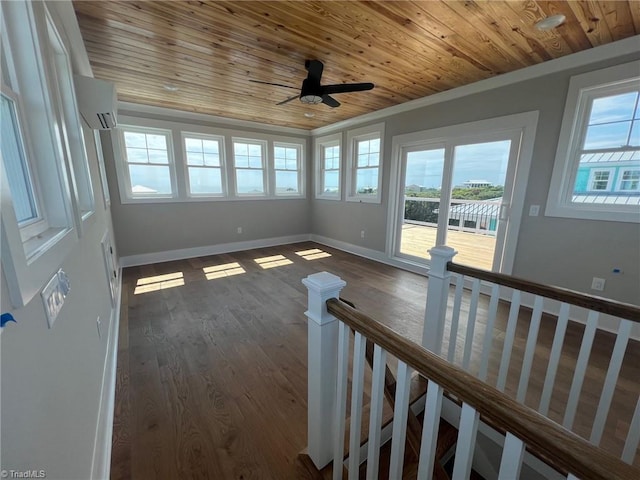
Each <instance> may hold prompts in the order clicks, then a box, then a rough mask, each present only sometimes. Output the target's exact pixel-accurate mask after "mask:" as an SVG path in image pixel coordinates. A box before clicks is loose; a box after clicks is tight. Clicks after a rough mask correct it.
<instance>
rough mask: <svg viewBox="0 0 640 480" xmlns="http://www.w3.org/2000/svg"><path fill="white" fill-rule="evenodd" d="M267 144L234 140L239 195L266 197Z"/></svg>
mask: <svg viewBox="0 0 640 480" xmlns="http://www.w3.org/2000/svg"><path fill="white" fill-rule="evenodd" d="M265 151H266V145H265V142H262V141H256V140H246V139H234V140H233V167H234V170H235V174H236V175H235V181H236V194H237V195H242V196H245V195H265V194H266V169H265V163H266V162H265Z"/></svg>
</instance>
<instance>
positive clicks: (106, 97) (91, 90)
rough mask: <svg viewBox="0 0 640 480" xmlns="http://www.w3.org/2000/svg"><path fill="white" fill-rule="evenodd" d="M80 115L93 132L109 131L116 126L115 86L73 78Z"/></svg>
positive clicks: (116, 100)
mask: <svg viewBox="0 0 640 480" xmlns="http://www.w3.org/2000/svg"><path fill="white" fill-rule="evenodd" d="M73 79H74V83H75V85H76V98H77V99H78V109H79V110H80V115H82V118H84V121H85V122H87V125H89V127H91V128H92V129H94V130H111V129H112V128H115V127H116V125H117V120H116V111H117V110H118V97H117V96H116V86H115V85H114V84H113V83H111V82H106V81H104V80H98V79H97V78H91V77H83V76H80V75H74V76H73Z"/></svg>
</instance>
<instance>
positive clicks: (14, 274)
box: [0, 2, 79, 308]
mask: <svg viewBox="0 0 640 480" xmlns="http://www.w3.org/2000/svg"><path fill="white" fill-rule="evenodd" d="M0 8H1V9H2V15H0V23H1V25H0V50H1V51H0V57H1V58H2V96H1V102H0V108H1V112H0V124H1V128H0V130H1V135H2V138H1V141H0V159H1V164H2V165H1V168H0V182H1V183H2V185H1V187H0V196H1V199H2V205H3V208H2V209H0V218H1V222H2V231H3V245H2V247H3V248H2V270H3V273H4V275H5V278H6V280H7V287H8V290H9V296H10V298H11V302H12V304H13V305H14V306H15V307H18V308H19V307H22V306H24V305H26V304H27V303H28V302H29V301H30V300H31V299H32V298H33V297H34V296H35V295H36V294H37V293H38V292H39V291H40V289H41V288H42V287H43V285H45V284H46V283H47V281H48V280H49V279H50V278H51V275H52V274H53V273H54V272H55V271H56V269H57V268H59V266H60V261H61V259H63V258H65V257H66V256H67V255H68V254H69V253H70V252H71V250H72V249H73V247H74V245H76V243H77V236H76V235H73V234H72V232H73V230H74V229H73V226H74V223H73V212H74V208H73V207H74V206H73V205H72V203H71V191H70V184H71V182H72V181H74V179H73V176H72V175H73V169H72V167H71V165H70V164H67V163H66V162H65V159H70V150H71V149H72V148H75V145H72V144H73V142H74V139H73V138H72V137H71V138H70V137H69V136H67V135H65V131H64V130H65V129H66V128H67V126H66V124H65V123H61V122H60V120H59V119H58V118H56V112H59V111H61V109H62V105H61V102H62V93H61V92H60V91H59V90H58V89H59V85H58V83H57V81H54V77H52V75H51V74H52V71H53V69H54V65H53V64H54V62H55V59H54V58H51V55H49V50H48V48H49V38H48V35H49V31H53V32H54V33H55V26H54V25H53V24H52V23H49V24H48V23H47V22H48V21H49V17H48V13H47V7H46V5H45V4H44V3H42V2H2V3H1V4H0ZM38 26H41V27H42V29H39V28H38ZM27 105H28V108H24V106H27ZM5 206H6V207H7V208H5ZM12 206H13V207H12ZM76 206H77V205H76ZM75 211H76V213H77V208H76V209H75ZM76 218H79V216H77V217H76Z"/></svg>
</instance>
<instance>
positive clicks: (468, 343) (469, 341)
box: [462, 278, 480, 371]
mask: <svg viewBox="0 0 640 480" xmlns="http://www.w3.org/2000/svg"><path fill="white" fill-rule="evenodd" d="M479 296H480V280H478V279H477V278H474V279H473V284H472V287H471V301H470V302H469V317H468V318H467V333H466V335H465V337H464V355H463V357H462V368H464V369H465V370H467V371H469V364H470V363H471V352H472V350H473V336H474V333H475V329H476V315H477V313H478V297H479Z"/></svg>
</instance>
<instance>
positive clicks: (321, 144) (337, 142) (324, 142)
mask: <svg viewBox="0 0 640 480" xmlns="http://www.w3.org/2000/svg"><path fill="white" fill-rule="evenodd" d="M314 142H315V157H314V163H315V169H314V172H315V190H316V195H315V198H317V199H322V200H338V201H340V200H342V190H343V188H342V177H343V175H342V170H343V168H342V165H343V159H344V150H343V148H342V132H340V133H334V134H333V135H325V136H323V137H317V138H316V139H314ZM327 147H338V148H339V150H340V157H339V158H338V191H337V192H336V193H326V192H325V191H324V172H325V169H324V149H325V148H327Z"/></svg>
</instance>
